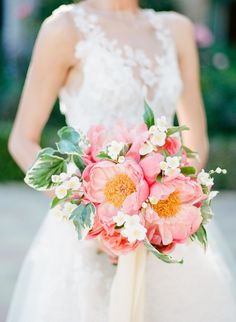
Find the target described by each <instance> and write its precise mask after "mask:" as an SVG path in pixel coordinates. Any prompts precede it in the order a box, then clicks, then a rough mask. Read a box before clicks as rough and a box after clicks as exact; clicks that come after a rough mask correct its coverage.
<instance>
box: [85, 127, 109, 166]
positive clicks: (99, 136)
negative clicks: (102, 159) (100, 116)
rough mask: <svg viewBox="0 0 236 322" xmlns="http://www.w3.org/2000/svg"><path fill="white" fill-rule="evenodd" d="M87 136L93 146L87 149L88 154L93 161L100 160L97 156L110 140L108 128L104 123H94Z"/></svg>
mask: <svg viewBox="0 0 236 322" xmlns="http://www.w3.org/2000/svg"><path fill="white" fill-rule="evenodd" d="M87 137H88V140H89V142H90V144H91V146H90V148H89V149H88V150H87V151H86V154H87V156H88V157H89V159H90V160H91V161H92V162H96V161H99V159H98V158H97V157H96V156H97V155H98V153H99V152H100V151H102V150H103V149H104V148H105V146H106V144H107V143H108V142H109V138H108V136H107V131H106V128H105V127H104V126H102V125H94V126H92V127H91V128H90V130H89V131H88V135H87Z"/></svg>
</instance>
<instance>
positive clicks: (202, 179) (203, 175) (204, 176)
mask: <svg viewBox="0 0 236 322" xmlns="http://www.w3.org/2000/svg"><path fill="white" fill-rule="evenodd" d="M197 181H198V182H199V183H200V184H201V185H204V186H211V185H213V184H214V179H213V178H211V177H210V175H209V173H207V172H205V170H202V171H201V172H200V173H199V174H198V176H197Z"/></svg>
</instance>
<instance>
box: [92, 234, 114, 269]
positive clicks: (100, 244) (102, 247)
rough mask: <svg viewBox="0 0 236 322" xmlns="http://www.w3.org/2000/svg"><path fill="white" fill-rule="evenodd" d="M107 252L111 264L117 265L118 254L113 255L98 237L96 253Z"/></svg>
mask: <svg viewBox="0 0 236 322" xmlns="http://www.w3.org/2000/svg"><path fill="white" fill-rule="evenodd" d="M103 252H104V253H107V255H108V257H109V259H110V261H111V263H112V264H113V265H117V263H118V256H117V255H115V254H114V253H113V252H112V251H111V250H110V249H109V248H108V247H106V246H105V244H104V243H103V241H102V240H101V239H100V238H99V239H98V249H97V253H98V254H100V253H103Z"/></svg>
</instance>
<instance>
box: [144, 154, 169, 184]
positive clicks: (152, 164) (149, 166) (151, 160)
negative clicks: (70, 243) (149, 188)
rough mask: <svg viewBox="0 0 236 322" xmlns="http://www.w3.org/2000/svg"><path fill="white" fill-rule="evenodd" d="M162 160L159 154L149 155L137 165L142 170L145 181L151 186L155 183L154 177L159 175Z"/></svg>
mask: <svg viewBox="0 0 236 322" xmlns="http://www.w3.org/2000/svg"><path fill="white" fill-rule="evenodd" d="M163 160H164V157H163V155H162V154H160V153H150V154H148V155H147V156H146V157H145V158H144V159H142V160H141V161H140V163H139V165H140V166H141V168H142V169H143V173H144V176H145V179H146V181H147V182H148V183H149V184H152V183H154V182H155V181H156V177H157V176H158V175H159V174H160V172H161V168H160V162H162V161H163Z"/></svg>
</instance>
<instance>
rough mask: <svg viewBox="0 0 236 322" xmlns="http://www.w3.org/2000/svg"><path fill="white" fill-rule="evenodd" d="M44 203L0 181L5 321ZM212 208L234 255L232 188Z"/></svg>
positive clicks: (0, 309) (0, 321)
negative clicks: (18, 275)
mask: <svg viewBox="0 0 236 322" xmlns="http://www.w3.org/2000/svg"><path fill="white" fill-rule="evenodd" d="M48 206H49V199H48V198H47V197H46V196H45V195H44V194H42V193H39V192H36V191H33V190H32V189H29V188H28V187H26V186H25V185H23V184H19V183H17V184H5V185H0V322H4V321H5V316H6V312H7V307H8V305H9V301H10V298H11V295H12V292H13V288H14V284H15V281H16V277H17V274H18V272H19V269H20V266H21V263H22V260H23V258H24V255H25V253H26V251H27V249H28V248H29V245H30V243H31V241H32V239H33V238H34V236H35V233H36V232H37V230H38V228H39V226H40V223H41V221H42V220H43V217H44V216H45V214H46V212H47V209H48ZM214 211H215V215H216V216H215V218H216V222H217V223H218V227H219V229H220V230H221V232H223V237H224V238H225V239H226V242H227V244H228V246H229V249H231V251H232V254H233V256H234V257H235V259H236V191H235V192H234V191H225V192H222V193H221V194H220V195H219V196H218V197H217V198H216V199H215V202H214ZM32 322H33V321H32Z"/></svg>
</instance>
